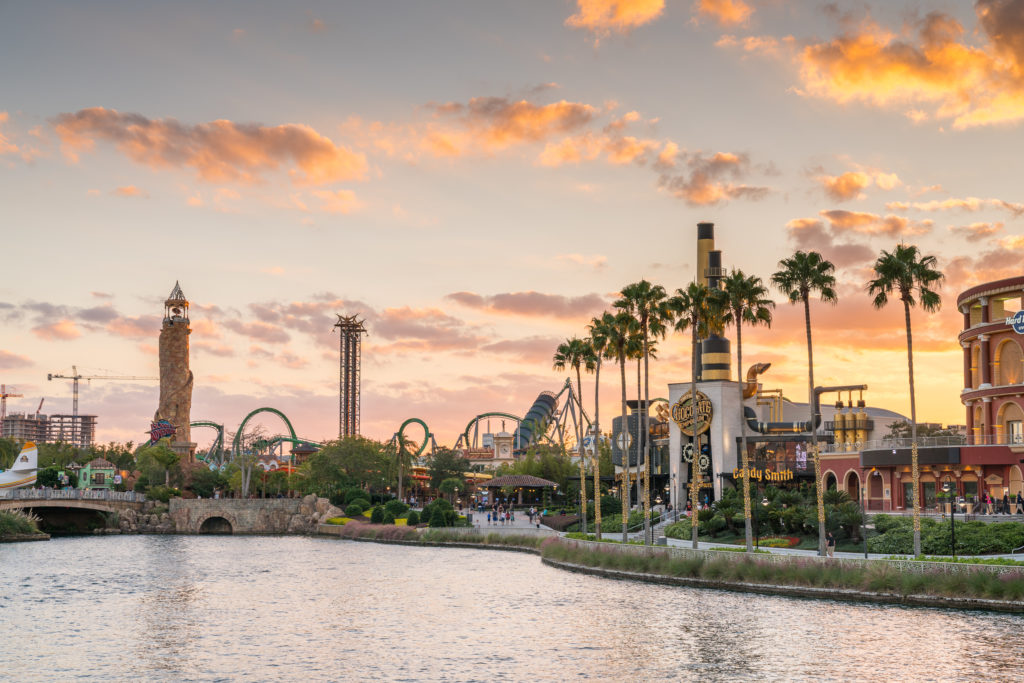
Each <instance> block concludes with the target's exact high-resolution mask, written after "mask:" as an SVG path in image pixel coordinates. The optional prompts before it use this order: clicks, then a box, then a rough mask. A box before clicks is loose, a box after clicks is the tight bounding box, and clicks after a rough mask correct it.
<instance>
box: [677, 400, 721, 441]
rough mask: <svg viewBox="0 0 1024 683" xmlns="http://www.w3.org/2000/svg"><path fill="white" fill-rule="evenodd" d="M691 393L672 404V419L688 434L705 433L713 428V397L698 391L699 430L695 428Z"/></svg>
mask: <svg viewBox="0 0 1024 683" xmlns="http://www.w3.org/2000/svg"><path fill="white" fill-rule="evenodd" d="M690 399H691V395H690V394H689V393H687V394H683V395H682V396H680V397H679V400H678V401H676V402H675V403H674V404H673V405H672V421H673V422H675V423H676V424H677V425H679V429H680V430H681V431H682V432H683V434H686V435H687V436H695V435H698V434H703V433H704V432H706V431H708V430H709V429H711V414H712V408H711V399H709V398H708V397H707V395H706V394H704V392H702V391H698V392H697V430H696V432H694V428H693V423H694V420H693V405H692V404H693V401H692V400H690Z"/></svg>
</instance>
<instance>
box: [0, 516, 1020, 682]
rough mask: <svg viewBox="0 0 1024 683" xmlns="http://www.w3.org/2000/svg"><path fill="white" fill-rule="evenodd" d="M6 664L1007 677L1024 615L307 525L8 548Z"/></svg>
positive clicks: (1, 590) (402, 673) (185, 670)
mask: <svg viewBox="0 0 1024 683" xmlns="http://www.w3.org/2000/svg"><path fill="white" fill-rule="evenodd" d="M0 565H2V566H3V569H4V578H5V581H4V582H3V583H2V584H0V624H2V625H3V628H2V629H0V630H2V631H3V632H4V634H5V637H3V638H2V639H0V661H3V662H5V666H6V669H5V671H4V674H3V676H10V677H12V678H14V679H16V680H53V679H55V678H56V679H71V678H78V677H85V678H88V677H95V678H99V679H119V680H120V679H125V678H135V679H157V680H226V679H239V678H246V679H258V680H294V679H300V678H301V679H310V680H347V679H354V678H363V679H384V680H410V681H411V680H460V681H462V680H480V681H485V680H486V681H490V680H493V679H495V678H501V679H515V680H522V679H530V680H564V679H566V678H569V677H577V676H579V677H588V678H596V679H601V680H640V679H643V680H678V679H691V680H692V679H698V678H699V679H703V680H725V679H731V680H736V679H740V680H747V679H757V680H821V679H826V680H828V679H833V680H877V679H913V680H921V679H934V680H944V681H946V680H978V679H980V678H985V679H988V680H1010V679H1016V678H1018V668H1019V666H1020V662H1022V661H1024V644H1022V641H1021V639H1020V638H1019V634H1020V632H1021V630H1022V628H1024V617H1018V616H1011V615H999V614H988V613H980V612H974V613H962V612H953V611H946V610H935V609H910V608H899V607H885V606H872V605H852V604H845V603H838V602H827V601H810V600H798V599H790V598H777V597H767V596H756V595H747V594H741V593H728V592H722V591H708V590H697V589H686V588H677V587H669V586H657V585H646V584H639V583H632V582H621V581H611V580H606V579H600V578H595V577H589V576H581V575H576V574H570V573H567V572H562V571H559V570H556V569H552V568H550V567H546V566H544V565H542V564H541V563H540V561H539V559H538V558H536V557H534V556H530V555H520V554H515V553H502V552H495V551H483V550H480V551H477V550H464V549H436V548H409V547H404V546H381V545H374V544H368V543H351V542H342V541H333V540H322V539H306V538H238V537H231V538H225V537H217V538H213V537H185V536H168V537H144V536H136V537H104V538H79V539H72V538H68V539H58V540H54V541H50V542H49V543H33V544H16V545H6V546H0Z"/></svg>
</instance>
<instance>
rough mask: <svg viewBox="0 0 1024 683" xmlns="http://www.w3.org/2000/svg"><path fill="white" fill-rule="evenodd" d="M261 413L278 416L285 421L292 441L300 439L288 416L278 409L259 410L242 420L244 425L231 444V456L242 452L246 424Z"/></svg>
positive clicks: (265, 408) (239, 426)
mask: <svg viewBox="0 0 1024 683" xmlns="http://www.w3.org/2000/svg"><path fill="white" fill-rule="evenodd" d="M260 413H273V414H274V415H277V416H278V417H280V418H281V419H282V420H284V424H285V426H287V427H288V433H289V434H290V435H291V438H292V439H298V438H299V437H297V436H296V435H295V428H294V427H292V423H291V422H290V421H289V420H288V416H287V415H285V414H284V413H282V412H281V411H280V410H278V409H277V408H268V407H264V408H257V409H256V410H254V411H252V412H251V413H249V414H248V415H246V416H245V419H244V420H242V424H240V425H238V431H237V432H235V440H234V442H233V443H232V444H231V455H232V456H233V457H237V456H238V455H240V454H241V452H242V434H243V433H244V432H245V425H246V423H247V422H249V420H250V419H252V417H253V416H255V415H258V414H260Z"/></svg>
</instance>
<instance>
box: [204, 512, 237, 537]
mask: <svg viewBox="0 0 1024 683" xmlns="http://www.w3.org/2000/svg"><path fill="white" fill-rule="evenodd" d="M197 531H198V532H199V533H200V534H232V533H234V526H233V525H232V524H231V521H230V520H228V519H227V518H226V517H223V516H221V515H210V516H208V517H207V518H206V519H204V520H203V523H202V524H200V525H199V528H198V529H197Z"/></svg>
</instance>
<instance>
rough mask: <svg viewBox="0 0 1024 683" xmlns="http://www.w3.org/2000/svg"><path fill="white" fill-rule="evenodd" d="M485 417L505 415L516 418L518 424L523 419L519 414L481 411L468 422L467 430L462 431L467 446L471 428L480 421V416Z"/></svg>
mask: <svg viewBox="0 0 1024 683" xmlns="http://www.w3.org/2000/svg"><path fill="white" fill-rule="evenodd" d="M483 417H504V418H506V419H508V420H515V421H516V424H520V423H522V421H523V418H521V417H519V416H518V415H512V414H511V413H480V414H479V415H477V416H476V417H474V418H473V419H472V420H470V421H469V423H467V424H466V431H464V432H463V433H462V436H463V437H464V438H465V440H466V445H467V446H468V445H469V428H470V427H472V426H473V424H474V423H478V422H480V418H483Z"/></svg>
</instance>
